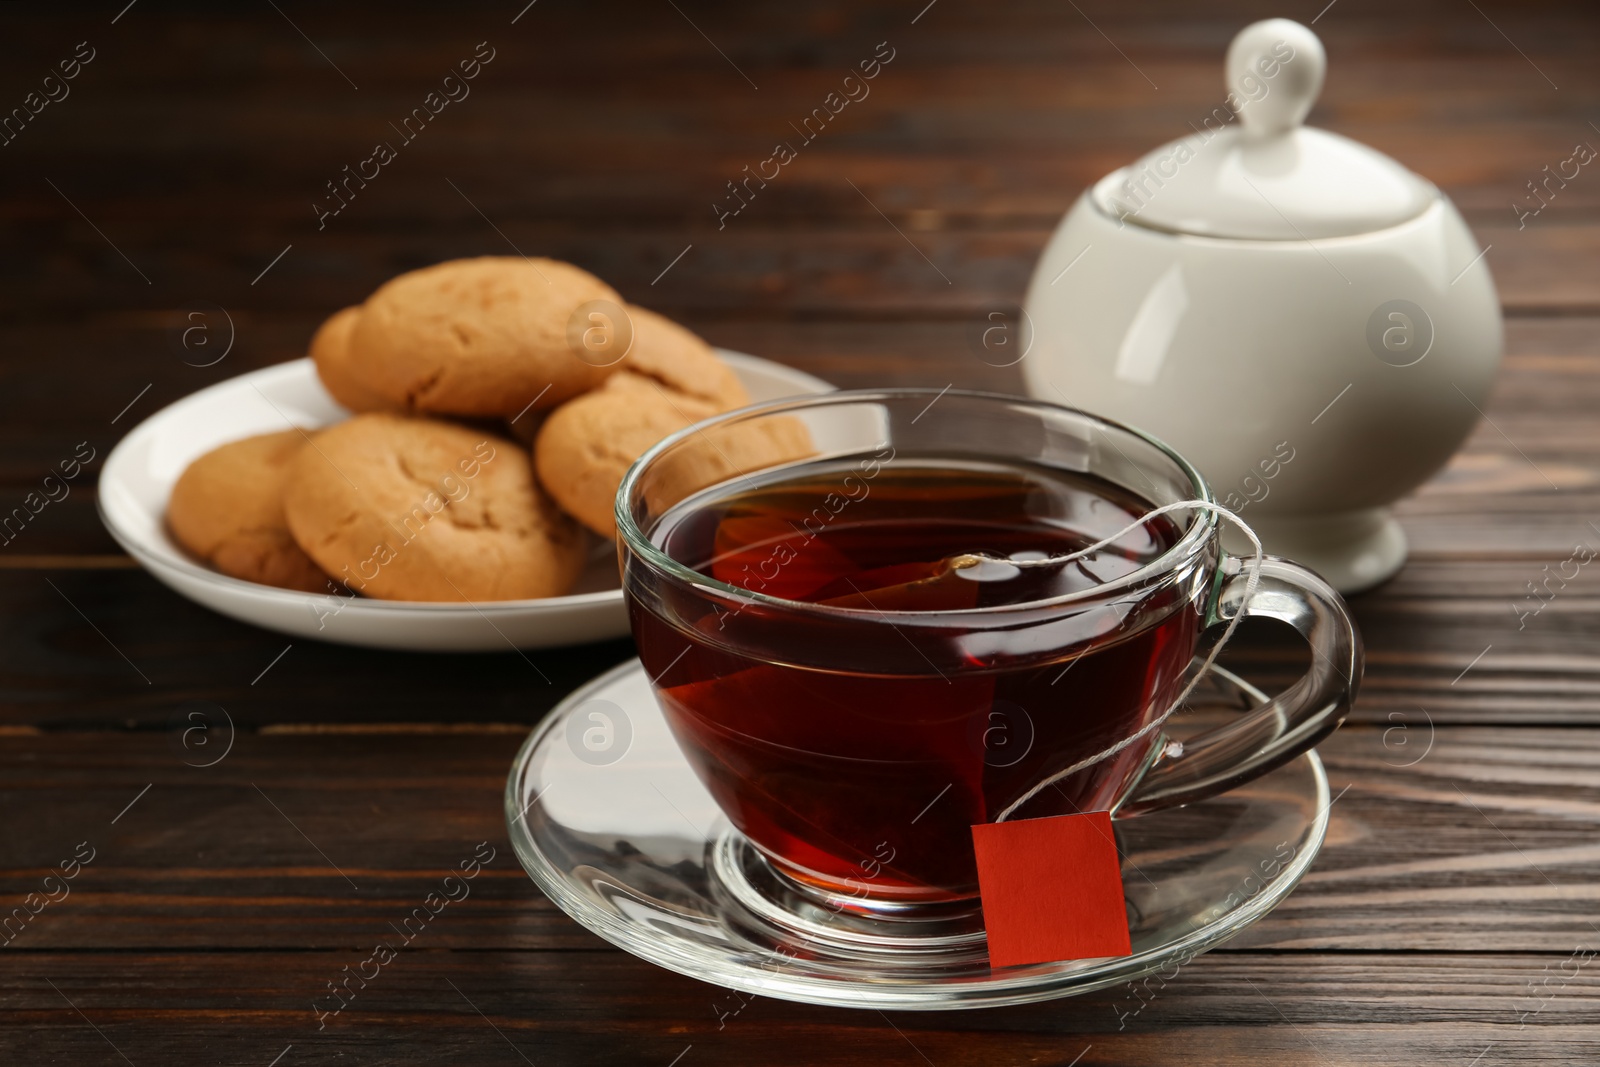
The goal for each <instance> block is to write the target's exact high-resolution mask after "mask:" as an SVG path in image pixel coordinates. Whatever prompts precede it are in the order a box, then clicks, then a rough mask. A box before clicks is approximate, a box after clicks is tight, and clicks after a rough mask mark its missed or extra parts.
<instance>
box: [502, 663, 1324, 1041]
mask: <svg viewBox="0 0 1600 1067" xmlns="http://www.w3.org/2000/svg"><path fill="white" fill-rule="evenodd" d="M1264 699H1265V697H1264V695H1263V694H1262V693H1261V692H1260V691H1259V690H1258V689H1256V688H1255V687H1254V686H1252V685H1250V684H1249V683H1248V682H1245V681H1244V680H1243V679H1241V678H1239V677H1237V676H1236V675H1233V674H1231V673H1229V672H1227V671H1224V670H1222V669H1220V668H1217V669H1214V670H1213V672H1212V676H1211V678H1210V679H1208V683H1207V684H1206V685H1202V686H1200V687H1199V688H1198V689H1197V690H1196V691H1195V693H1194V694H1193V695H1192V696H1191V698H1190V705H1191V708H1192V710H1191V711H1188V712H1184V713H1182V714H1180V715H1177V716H1174V717H1173V719H1172V720H1170V723H1169V725H1170V726H1172V727H1173V728H1172V729H1170V730H1169V733H1171V734H1172V735H1173V736H1174V737H1178V738H1181V737H1182V736H1183V734H1184V732H1185V730H1184V726H1183V724H1184V723H1185V722H1192V723H1194V724H1195V726H1194V727H1193V728H1198V726H1199V725H1200V723H1199V722H1197V721H1196V720H1207V721H1208V722H1209V723H1214V722H1215V719H1216V718H1217V717H1218V716H1221V715H1225V714H1228V713H1230V712H1240V711H1243V710H1246V709H1247V708H1250V707H1253V706H1255V705H1256V704H1257V703H1259V702H1260V701H1262V700H1264ZM1328 806H1329V805H1328V781H1327V776H1326V775H1325V774H1324V773H1323V770H1322V763H1321V761H1320V760H1318V759H1317V756H1316V754H1315V753H1314V752H1311V753H1307V754H1306V755H1304V756H1301V757H1299V758H1298V759H1295V760H1293V761H1291V762H1290V763H1288V764H1286V765H1285V766H1283V767H1281V768H1279V769H1278V770H1276V771H1273V772H1271V773H1270V774H1267V775H1264V776H1263V777H1261V778H1259V779H1257V780H1256V781H1254V782H1250V783H1248V784H1246V785H1243V786H1240V787H1239V788H1237V789H1235V790H1233V791H1232V792H1230V793H1227V794H1224V795H1223V796H1220V797H1216V798H1213V799H1211V800H1207V801H1204V802H1201V803H1199V804H1193V805H1190V806H1189V807H1186V808H1179V809H1174V810H1171V811H1164V812H1157V813H1154V814H1151V815H1144V816H1140V817H1139V818H1136V819H1127V820H1120V821H1118V822H1117V823H1116V824H1115V825H1116V829H1117V844H1118V849H1119V851H1120V852H1121V853H1122V856H1123V864H1122V867H1123V887H1124V893H1125V896H1126V900H1127V907H1128V924H1129V930H1130V933H1131V935H1132V942H1133V954H1132V955H1131V956H1126V957H1120V958H1113V959H1092V960H1074V961H1070V962H1063V963H1049V964H1038V965H1033V966H1026V967H1006V968H999V969H991V968H990V967H989V962H988V955H987V952H986V949H985V943H984V939H983V933H982V925H981V915H980V914H979V913H977V912H976V911H975V910H973V909H970V908H967V909H962V908H954V909H952V910H951V911H950V912H949V913H948V914H945V915H942V916H939V917H936V918H932V919H927V920H922V919H920V918H919V919H917V920H913V921H909V922H908V921H894V920H885V919H882V918H869V917H862V916H856V915H852V914H851V913H849V912H844V911H835V910H834V909H832V908H829V907H826V906H823V905H822V904H820V903H819V902H818V901H817V900H816V898H815V897H814V896H812V895H810V894H806V893H802V892H799V891H797V890H796V888H795V887H793V886H792V885H791V884H790V883H788V882H787V880H786V879H785V878H784V877H783V876H782V875H780V874H778V873H777V872H776V871H774V870H773V869H772V868H771V867H770V866H769V865H768V864H767V862H766V860H765V859H764V858H763V857H762V856H761V855H760V854H759V853H758V852H756V850H755V849H754V848H753V847H751V846H750V845H749V844H748V843H746V842H745V840H744V838H743V837H742V836H741V835H740V834H739V833H738V832H737V831H735V830H734V829H733V828H732V827H731V826H730V825H729V823H728V821H727V819H726V818H725V817H724V816H723V815H722V813H721V811H720V810H719V809H718V808H717V806H716V804H715V803H714V802H713V801H712V799H711V796H710V794H709V793H707V792H706V791H705V789H704V787H703V786H701V784H700V782H699V779H697V778H696V777H695V775H694V772H693V771H691V770H690V768H689V765H688V764H687V763H686V762H685V761H684V759H683V757H682V756H681V755H680V754H679V752H678V747H677V744H676V742H675V741H674V740H673V738H672V734H671V732H670V731H669V729H668V728H667V724H666V722H665V720H664V719H663V718H662V716H661V712H660V710H659V709H658V708H657V706H656V702H655V698H654V696H653V695H652V694H651V692H650V684H649V679H648V678H646V676H645V673H644V669H643V667H642V666H641V665H640V663H639V661H638V660H631V661H629V662H627V663H624V664H622V665H621V666H618V667H616V668H614V669H613V670H611V671H608V672H607V673H605V674H603V675H601V676H600V677H598V678H596V679H595V680H594V681H592V682H590V683H589V684H587V685H585V686H584V687H582V688H581V689H579V690H577V691H576V692H574V693H573V694H572V695H571V696H569V697H567V699H566V700H564V701H562V703H561V704H560V705H559V706H558V707H557V708H556V709H555V710H554V711H553V712H551V714H550V716H549V717H548V718H546V719H545V720H544V721H543V722H542V723H540V724H539V726H538V728H536V729H535V730H534V731H533V733H532V734H531V735H530V736H529V737H528V740H527V741H526V742H525V743H524V744H523V746H522V749H521V751H520V752H518V753H517V758H516V762H515V763H514V764H513V765H512V768H511V776H510V778H509V779H508V781H507V782H506V821H507V825H508V827H509V829H510V834H511V840H512V843H513V845H514V846H515V847H516V852H517V856H518V858H519V859H520V860H521V861H522V865H523V867H524V868H526V870H527V871H528V873H529V875H531V876H532V878H533V880H534V882H535V883H536V884H537V885H538V886H539V888H540V889H541V890H543V891H544V893H545V895H546V896H548V897H549V898H550V899H551V900H553V901H554V902H555V903H556V905H557V906H558V907H560V908H561V910H563V911H565V912H566V913H567V914H568V915H569V916H571V917H572V918H573V919H575V920H576V921H577V922H578V923H580V924H581V925H583V926H585V927H587V928H588V929H590V930H592V931H593V932H594V933H596V934H598V935H600V936H601V937H603V938H605V939H606V940H607V941H609V942H611V943H612V944H614V945H616V946H618V947H619V948H623V949H626V950H627V951H629V952H631V953H633V954H634V955H636V956H638V957H640V958H642V959H645V960H649V961H650V962H651V963H654V964H657V965H659V966H662V967H665V968H667V969H668V970H673V971H677V972H679V973H681V974H686V975H689V976H690V977H693V978H698V979H701V980H702V981H706V982H713V983H716V984H717V985H721V986H726V987H728V988H731V989H738V990H742V991H745V992H749V993H754V994H757V995H760V996H769V997H778V998H781V999H784V1000H796V1001H804V1002H808V1003H813V1004H830V1005H835V1006H839V1007H860V1008H884V1009H898V1010H910V1009H924V1010H946V1009H952V1008H980V1007H998V1006H1001V1005H1006V1004H1026V1003H1031V1002H1034V1001H1042V1000H1051V999H1054V998H1056V997H1065V996H1073V995H1075V994H1078V993H1084V992H1088V991H1089V990H1093V989H1100V988H1103V987H1105V986H1110V985H1115V984H1117V983H1120V982H1126V981H1128V980H1130V979H1133V978H1138V977H1140V976H1142V975H1145V974H1149V973H1151V972H1154V971H1157V970H1161V969H1163V968H1166V967H1168V966H1170V965H1171V964H1173V963H1182V962H1186V961H1187V960H1189V959H1192V958H1193V957H1194V956H1195V955H1197V954H1199V953H1201V952H1204V951H1205V950H1206V949H1209V948H1211V947H1213V946H1215V945H1218V944H1220V943H1222V942H1223V941H1226V940H1227V939H1228V938H1230V937H1232V936H1234V935H1235V934H1237V933H1239V932H1240V931H1241V930H1243V929H1244V928H1245V927H1247V926H1249V925H1250V924H1251V923H1253V922H1255V921H1256V920H1258V919H1260V918H1261V917H1262V916H1263V915H1265V914H1267V912H1269V911H1271V910H1272V908H1273V907H1274V906H1276V905H1277V903H1278V902H1279V901H1281V900H1282V899H1283V898H1284V897H1285V896H1286V895H1287V894H1288V893H1289V891H1290V890H1292V889H1293V888H1294V886H1295V885H1296V884H1297V883H1298V882H1299V881H1300V879H1301V878H1302V877H1303V876H1304V874H1305V872H1306V870H1307V869H1308V868H1309V867H1310V866H1311V862H1312V860H1313V859H1315V858H1316V854H1317V851H1318V850H1319V849H1320V848H1321V847H1322V840H1323V836H1324V834H1325V833H1326V831H1327V826H1328Z"/></svg>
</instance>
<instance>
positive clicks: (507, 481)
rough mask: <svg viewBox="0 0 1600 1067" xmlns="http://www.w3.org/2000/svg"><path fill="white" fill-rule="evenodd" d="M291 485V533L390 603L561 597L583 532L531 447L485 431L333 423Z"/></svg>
mask: <svg viewBox="0 0 1600 1067" xmlns="http://www.w3.org/2000/svg"><path fill="white" fill-rule="evenodd" d="M315 445H316V447H315V448H308V449H306V450H305V451H304V452H303V453H302V454H301V455H300V457H299V459H298V460H297V461H296V463H295V465H294V468H293V470H292V471H291V473H290V479H289V483H288V486H287V488H286V490H285V492H284V511H285V514H286V515H287V517H288V522H289V529H290V531H291V532H292V533H293V534H294V538H295V540H296V541H298V542H299V543H300V546H301V547H302V548H304V549H305V551H306V553H307V554H308V555H310V556H311V558H312V559H314V560H316V561H317V563H318V564H320V565H321V566H322V567H323V569H325V570H326V571H327V572H328V573H329V574H332V575H334V576H336V577H338V578H339V579H340V580H341V581H343V582H344V583H345V584H347V585H348V586H350V588H352V589H354V590H356V591H357V592H360V593H364V594H366V595H367V596H371V597H377V598H380V599H384V600H432V601H478V600H521V599H527V598H533V597H548V596H558V595H560V594H561V593H564V592H566V590H567V589H568V588H569V587H570V586H571V585H572V583H573V582H574V581H576V580H577V577H578V575H579V573H580V572H581V571H582V569H583V564H584V547H583V534H582V531H581V530H579V528H578V526H577V524H576V523H574V522H573V521H572V520H571V519H569V518H567V517H566V516H565V515H563V514H561V512H560V511H559V510H558V509H557V508H556V506H555V504H553V503H552V502H551V501H550V499H549V498H548V497H547V496H545V494H544V493H543V492H542V491H541V490H540V489H539V486H538V484H537V483H536V482H535V481H534V477H533V466H532V463H531V462H530V461H529V458H528V454H527V453H526V452H525V451H524V450H523V449H522V448H521V447H520V446H518V445H517V444H516V443H515V442H512V441H508V440H506V439H505V438H504V437H500V436H498V435H495V434H491V433H487V432H485V431H483V430H480V429H474V428H472V427H467V426H457V425H454V424H452V423H447V422H439V421H437V420H434V419H426V418H418V417H414V416H406V415H391V414H381V413H374V414H367V415H357V416H356V417H355V418H353V419H350V420H349V421H348V422H343V423H340V424H339V425H337V426H334V427H332V428H331V429H328V430H324V431H323V432H322V433H320V434H318V435H317V437H316V439H315Z"/></svg>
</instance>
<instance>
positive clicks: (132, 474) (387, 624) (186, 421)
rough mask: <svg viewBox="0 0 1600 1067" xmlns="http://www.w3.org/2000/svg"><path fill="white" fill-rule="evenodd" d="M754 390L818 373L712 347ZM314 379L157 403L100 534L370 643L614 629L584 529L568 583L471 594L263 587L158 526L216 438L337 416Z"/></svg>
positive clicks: (777, 393) (254, 376) (313, 628)
mask: <svg viewBox="0 0 1600 1067" xmlns="http://www.w3.org/2000/svg"><path fill="white" fill-rule="evenodd" d="M717 354H718V355H719V356H721V357H722V358H723V359H724V360H726V361H727V363H728V364H729V366H731V367H732V368H733V369H734V371H735V372H736V373H737V374H738V375H739V380H740V381H741V382H742V383H743V384H744V387H745V389H746V390H747V391H748V392H749V393H750V396H751V399H752V400H755V401H761V400H776V399H778V398H780V397H785V396H797V395H802V394H809V393H824V392H829V391H831V390H832V389H833V386H831V385H829V384H828V383H827V382H824V381H823V380H821V379H820V378H814V377H812V376H811V375H809V374H805V373H802V372H801V371H797V370H794V369H792V368H789V367H785V366H782V365H780V364H777V363H772V362H769V361H768V360H764V359H758V358H757V357H755V356H746V355H741V354H740V353H737V352H729V351H726V350H723V349H719V350H718V352H717ZM349 416H350V413H349V412H348V411H346V410H345V409H344V408H343V407H340V406H339V404H337V403H336V402H335V401H334V399H333V398H332V397H331V396H329V395H328V393H327V390H325V389H323V388H322V383H321V382H320V381H318V380H317V375H316V371H315V370H314V369H313V368H312V365H311V361H310V360H309V359H297V360H294V361H293V362H290V363H280V364H278V365H276V366H272V367H266V368H263V369H262V370H258V371H252V372H251V373H249V374H243V375H240V376H239V377H237V378H231V379H229V380H228V381H225V382H219V383H217V384H216V385H213V386H211V387H210V388H207V389H202V390H200V392H198V393H195V394H193V395H192V396H187V397H185V398H183V399H182V400H179V401H178V402H177V403H175V404H171V405H169V406H168V407H165V408H163V409H161V410H160V411H158V412H156V413H155V414H154V415H152V416H150V417H149V418H148V419H146V420H144V422H142V423H140V424H139V425H138V427H136V428H135V429H134V430H133V432H132V433H130V434H128V436H127V437H124V438H123V439H122V441H121V442H119V443H118V444H117V447H116V448H114V449H112V450H111V454H110V455H109V456H107V457H106V461H105V466H104V467H103V468H102V470H101V472H100V498H99V505H100V518H101V521H103V522H104V523H105V524H106V529H108V530H110V531H111V536H112V537H114V538H116V539H117V543H118V544H120V545H121V546H122V547H123V548H124V549H126V550H127V552H128V554H129V555H131V556H132V557H133V558H134V559H136V560H138V561H139V563H140V564H141V565H143V566H144V568H145V569H146V570H148V571H149V572H150V573H151V574H153V575H155V576H156V578H157V579H159V580H160V581H161V582H163V583H164V584H166V585H167V586H169V587H171V588H172V589H174V590H176V591H177V592H178V593H180V594H182V595H183V596H186V597H188V598H189V599H190V600H193V601H195V602H196V603H199V604H203V605H205V606H206V607H208V608H211V609H212V610H213V611H219V612H221V613H222V614H224V615H228V616H231V617H233V618H235V619H240V620H242V621H244V622H249V623H254V624H255V625H257V626H263V627H266V628H267V629H269V630H277V631H279V632H280V633H286V634H292V635H294V636H296V637H309V638H314V639H316V640H321V641H334V642H338V643H340V644H348V645H366V646H368V647H371V648H403V649H411V650H414V651H425V652H474V651H495V650H504V649H505V648H506V647H507V646H508V645H509V646H514V647H516V648H550V647H553V646H558V645H575V644H581V643H583V642H585V641H599V640H603V639H605V638H610V637H621V636H623V635H624V634H626V633H627V632H628V617H627V613H626V611H625V609H624V608H623V604H622V592H621V589H620V588H619V587H618V581H617V563H616V551H615V549H614V548H613V547H612V545H611V543H610V542H609V541H607V542H600V541H599V540H598V539H596V542H595V548H594V552H593V553H592V555H591V557H590V560H589V567H588V569H587V571H586V572H585V573H584V575H583V578H582V579H581V580H580V581H579V583H578V586H577V591H575V592H573V593H570V594H568V595H566V596H558V597H547V598H544V599H541V600H499V601H487V602H483V603H479V604H437V603H422V602H418V601H394V600H367V599H364V598H360V597H346V596H334V595H328V596H321V595H318V594H313V593H301V592H296V591H294V590H290V589H275V588H273V587H271V586H266V585H258V584H256V583H255V582H246V581H242V580H240V579H238V578H230V577H228V576H227V575H224V574H219V573H217V572H216V571H214V570H212V569H211V568H210V567H207V566H206V565H204V564H202V563H200V562H198V561H197V560H195V559H193V558H192V557H191V556H189V555H188V554H187V553H186V552H184V551H183V549H181V548H179V547H178V545H177V544H176V543H175V542H174V541H173V540H172V538H171V537H170V536H169V535H168V533H167V527H166V518H165V517H166V511H167V498H168V497H169V496H170V495H171V493H172V486H173V483H174V482H176V481H177V480H178V475H180V474H182V473H183V471H184V468H186V467H187V466H188V465H189V464H190V462H192V461H193V460H194V459H195V458H196V457H198V456H200V455H202V454H203V453H205V452H209V451H210V450H211V449H213V448H215V447H217V446H218V445H220V444H224V443H226V442H228V441H234V440H238V439H239V438H241V437H249V436H251V435H253V434H259V433H270V432H272V431H274V430H282V429H286V428H287V427H288V426H290V425H295V426H302V427H306V428H308V429H309V428H314V427H320V426H327V425H330V424H332V423H335V422H339V421H341V420H343V419H346V418H349Z"/></svg>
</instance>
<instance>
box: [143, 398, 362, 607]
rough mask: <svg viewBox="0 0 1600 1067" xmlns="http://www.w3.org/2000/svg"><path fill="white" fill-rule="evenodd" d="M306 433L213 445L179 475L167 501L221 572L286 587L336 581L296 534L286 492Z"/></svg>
mask: <svg viewBox="0 0 1600 1067" xmlns="http://www.w3.org/2000/svg"><path fill="white" fill-rule="evenodd" d="M305 443H306V435H305V434H304V433H303V432H302V431H300V430H284V431H282V432H281V433H269V434H261V435H259V436H256V437H247V438H245V439H244V440H242V441H232V442H229V443H228V444H225V445H223V446H221V447H220V448H215V449H212V450H211V451H210V452H207V453H206V454H205V455H203V456H201V457H200V458H199V459H197V460H195V461H194V462H193V463H191V464H189V466H188V468H187V469H186V470H185V471H184V472H183V474H182V475H181V476H179V478H178V481H177V483H176V484H175V485H174V486H173V487H172V496H171V497H170V499H169V500H168V502H167V527H168V529H170V530H171V532H172V536H173V537H174V538H175V539H176V540H177V542H178V543H179V544H180V545H182V546H183V547H184V548H185V549H187V550H188V551H189V552H191V553H193V554H194V555H196V556H199V557H200V558H201V559H203V560H205V561H206V562H207V563H209V564H211V565H212V566H213V567H215V568H216V569H217V570H219V571H221V572H222V573H223V574H226V575H229V576H230V577H234V578H242V579H244V580H245V581H247V582H260V583H261V584H263V585H274V586H278V587H280V588H283V589H299V590H301V591H303V592H308V593H324V592H327V591H329V589H330V588H331V587H332V586H331V583H330V582H329V580H328V576H327V575H326V574H324V573H323V572H322V571H321V570H320V569H319V568H318V567H317V565H316V564H315V563H314V562H312V560H311V558H310V557H309V556H308V555H306V553H305V552H304V551H302V550H301V548H300V546H299V545H298V544H296V543H295V541H294V538H293V537H291V536H290V533H289V525H288V522H287V520H286V519H285V517H284V509H283V491H284V484H285V480H286V478H287V477H288V473H289V470H290V467H291V466H292V465H293V463H294V460H295V457H296V456H297V455H299V453H300V451H301V449H303V448H304V447H305Z"/></svg>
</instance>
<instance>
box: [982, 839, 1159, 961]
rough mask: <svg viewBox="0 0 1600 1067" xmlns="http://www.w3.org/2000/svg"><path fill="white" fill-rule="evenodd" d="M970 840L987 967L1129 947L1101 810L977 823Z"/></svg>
mask: <svg viewBox="0 0 1600 1067" xmlns="http://www.w3.org/2000/svg"><path fill="white" fill-rule="evenodd" d="M972 844H973V847H974V848H975V849H976V850H977V853H978V892H979V895H980V896H981V898H982V901H983V924H984V927H985V929H986V930H987V931H988V934H989V965H990V966H991V967H1011V966H1015V965H1016V964H1021V963H1051V962H1054V961H1056V960H1081V959H1091V958H1094V957H1097V956H1128V955H1131V954H1132V952H1133V949H1132V946H1131V945H1130V944H1129V941H1128V912H1127V908H1126V906H1125V905H1124V903H1123V900H1122V868H1121V865H1120V863H1119V862H1118V860H1117V845H1116V839H1115V838H1114V837H1112V834H1111V815H1110V813H1109V812H1104V811H1090V812H1084V813H1082V814H1078V815H1055V816H1052V817H1050V818H1047V819H1021V820H1018V821H1016V822H995V823H984V824H981V825H978V826H974V827H973V828H972Z"/></svg>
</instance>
